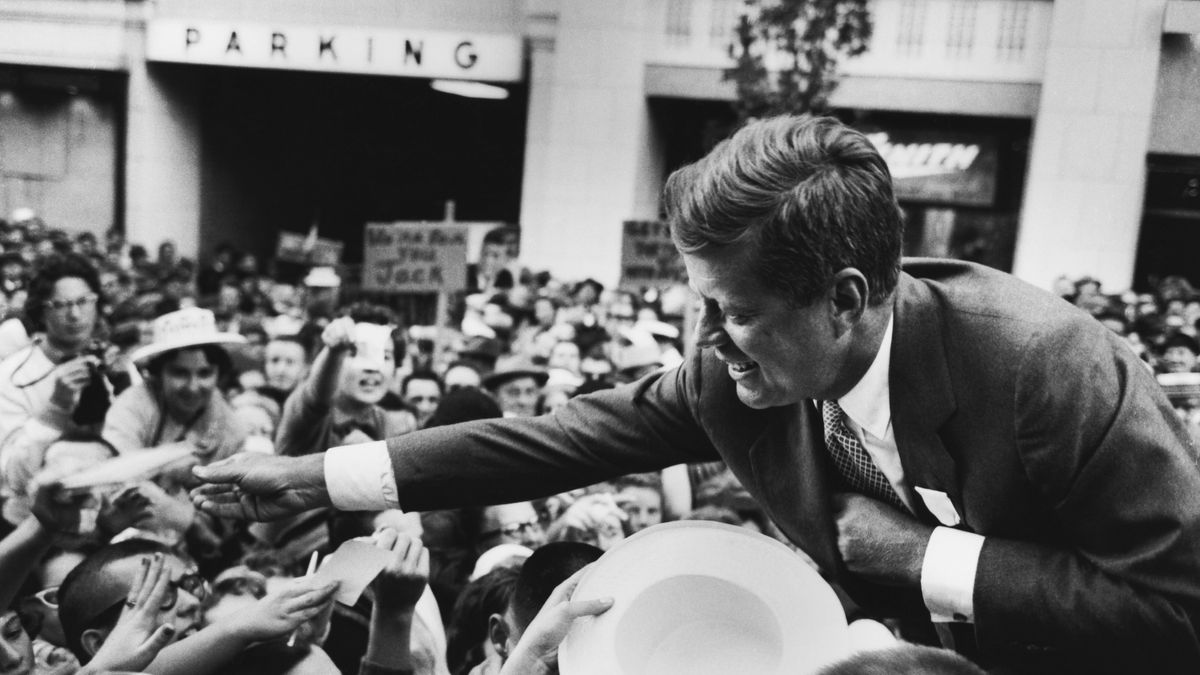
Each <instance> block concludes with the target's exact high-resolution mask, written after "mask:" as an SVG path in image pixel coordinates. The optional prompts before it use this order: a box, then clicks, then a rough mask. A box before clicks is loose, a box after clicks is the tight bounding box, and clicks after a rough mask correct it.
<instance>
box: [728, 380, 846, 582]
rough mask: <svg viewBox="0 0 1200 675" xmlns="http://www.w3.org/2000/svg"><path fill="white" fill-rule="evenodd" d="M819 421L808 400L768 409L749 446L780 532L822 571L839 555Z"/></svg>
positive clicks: (833, 568)
mask: <svg viewBox="0 0 1200 675" xmlns="http://www.w3.org/2000/svg"><path fill="white" fill-rule="evenodd" d="M821 435H822V428H821V421H820V419H818V417H817V415H816V413H815V411H814V410H812V407H811V405H810V404H809V402H808V401H804V402H802V403H797V404H793V405H789V406H784V407H781V408H775V409H773V410H772V411H771V415H770V417H769V418H768V421H767V424H766V426H765V428H764V429H763V433H762V434H761V435H760V436H759V437H758V439H757V440H756V441H755V442H754V444H753V445H752V446H751V447H750V451H749V457H750V466H751V469H752V471H753V472H754V477H755V483H756V484H757V485H758V489H759V491H760V492H761V493H762V495H761V498H760V503H762V504H765V505H770V509H771V512H772V513H771V515H772V518H773V519H774V520H775V522H776V524H777V525H779V527H780V529H781V530H783V533H784V534H785V535H787V537H788V538H789V539H791V540H792V541H794V542H796V543H797V544H803V546H802V548H803V549H804V552H805V553H807V554H808V555H809V556H810V557H811V558H812V559H813V560H814V561H816V563H817V565H819V566H820V567H821V569H822V571H824V572H825V573H826V574H830V575H833V574H837V572H838V570H839V569H840V567H841V562H840V561H841V557H840V555H839V554H838V551H837V540H836V536H835V533H834V528H833V516H832V514H831V513H830V509H829V485H828V482H827V476H828V475H829V474H828V471H829V468H828V467H827V466H826V462H827V460H826V455H825V453H824V452H823V445H822V443H823V441H822V440H821Z"/></svg>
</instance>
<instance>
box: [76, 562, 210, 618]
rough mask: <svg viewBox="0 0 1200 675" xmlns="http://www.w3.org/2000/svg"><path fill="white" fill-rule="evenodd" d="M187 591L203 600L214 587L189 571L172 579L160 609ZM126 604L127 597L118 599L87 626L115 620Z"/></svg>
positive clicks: (172, 604) (171, 605) (168, 606)
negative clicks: (176, 578) (180, 592)
mask: <svg viewBox="0 0 1200 675" xmlns="http://www.w3.org/2000/svg"><path fill="white" fill-rule="evenodd" d="M181 590H182V591H186V592H187V593H189V594H190V595H191V596H192V597H194V598H196V599H197V600H199V601H201V602H203V601H205V600H207V599H208V596H209V594H210V593H211V592H212V589H211V588H210V587H209V585H208V581H207V580H205V578H204V577H202V576H200V575H199V574H198V573H196V572H188V573H187V574H184V575H183V576H181V577H179V579H178V580H175V581H171V582H170V583H169V584H168V585H167V593H166V595H165V596H163V601H162V604H160V605H159V606H158V609H159V611H161V612H165V611H167V610H169V609H171V608H173V607H175V603H176V602H178V601H179V591H181ZM124 606H125V598H121V599H120V600H117V601H116V602H114V603H113V604H111V605H109V606H108V607H107V608H106V609H105V610H104V611H103V612H100V613H99V614H97V615H96V616H95V617H93V618H92V619H90V620H89V621H88V622H87V623H86V624H84V625H86V626H94V625H101V624H108V623H111V622H115V621H116V620H117V618H118V617H120V616H121V609H122V608H123V607H124Z"/></svg>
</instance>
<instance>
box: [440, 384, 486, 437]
mask: <svg viewBox="0 0 1200 675" xmlns="http://www.w3.org/2000/svg"><path fill="white" fill-rule="evenodd" d="M502 416H503V413H502V412H500V406H499V405H498V404H497V403H496V399H494V398H492V397H491V396H488V395H487V394H485V393H483V392H482V391H480V390H478V389H474V388H465V389H455V390H454V391H451V392H449V393H448V394H446V395H445V396H443V397H442V400H441V401H439V402H438V407H437V410H435V411H434V413H433V415H431V416H430V417H429V421H427V422H426V423H425V428H426V429H430V428H433V427H444V426H448V425H451V424H458V423H459V422H470V421H472V420H485V419H492V418H496V417H502Z"/></svg>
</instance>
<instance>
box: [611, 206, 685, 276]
mask: <svg viewBox="0 0 1200 675" xmlns="http://www.w3.org/2000/svg"><path fill="white" fill-rule="evenodd" d="M686 278H687V270H686V269H685V268H684V266H683V258H681V257H680V255H679V252H678V251H676V250H675V244H673V243H671V231H670V228H668V227H667V224H666V223H664V222H662V221H659V220H627V221H625V224H624V232H623V235H622V237H621V288H623V289H627V290H634V291H636V290H639V289H641V288H652V287H662V286H670V285H672V284H674V283H676V282H678V281H682V280H684V279H686Z"/></svg>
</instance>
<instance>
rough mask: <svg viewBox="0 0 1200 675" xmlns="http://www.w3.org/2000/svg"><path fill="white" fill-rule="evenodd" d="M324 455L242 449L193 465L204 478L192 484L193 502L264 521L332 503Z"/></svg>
mask: <svg viewBox="0 0 1200 675" xmlns="http://www.w3.org/2000/svg"><path fill="white" fill-rule="evenodd" d="M324 458H325V455H324V454H317V455H308V456H305V457H276V456H269V455H260V454H257V453H254V454H251V453H241V454H237V455H234V456H233V457H230V458H229V459H226V460H222V461H220V462H216V463H213V464H209V465H208V466H198V467H195V468H194V469H193V472H194V473H195V474H196V477H197V478H199V479H200V480H202V481H204V482H205V483H206V484H205V485H201V486H200V487H198V488H196V489H194V490H192V503H193V504H195V505H196V508H198V509H200V510H201V511H204V512H206V513H209V514H212V515H214V516H218V517H220V518H237V519H241V520H254V521H260V522H261V521H269V520H278V519H280V518H283V517H285V516H290V515H293V514H296V513H301V512H303V511H308V510H309V509H315V508H320V507H323V506H329V505H330V501H329V490H328V489H327V488H326V486H325V463H324Z"/></svg>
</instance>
